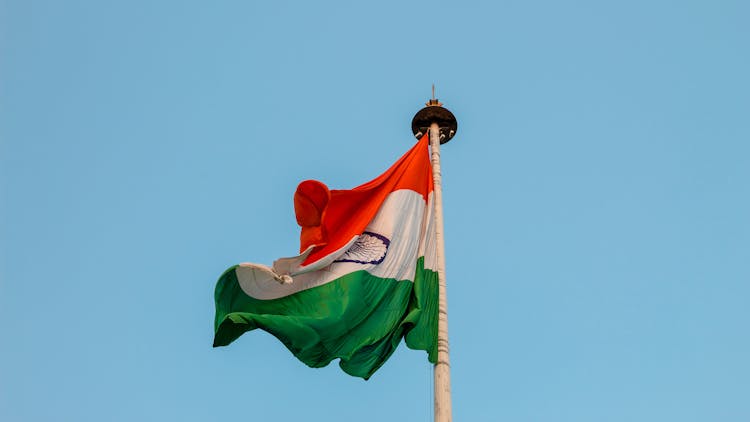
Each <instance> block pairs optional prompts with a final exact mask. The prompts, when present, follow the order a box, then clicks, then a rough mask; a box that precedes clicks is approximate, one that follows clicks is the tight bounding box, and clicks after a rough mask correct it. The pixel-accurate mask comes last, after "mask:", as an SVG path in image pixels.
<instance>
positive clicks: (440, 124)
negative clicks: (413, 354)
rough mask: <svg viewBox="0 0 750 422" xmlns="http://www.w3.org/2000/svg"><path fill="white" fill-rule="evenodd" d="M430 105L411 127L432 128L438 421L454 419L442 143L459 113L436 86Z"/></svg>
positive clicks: (452, 130)
mask: <svg viewBox="0 0 750 422" xmlns="http://www.w3.org/2000/svg"><path fill="white" fill-rule="evenodd" d="M426 105H427V106H426V107H425V108H423V109H421V110H419V112H417V114H416V115H415V116H414V118H413V119H412V121H411V128H412V132H413V133H414V136H416V137H417V138H420V137H422V136H423V135H424V134H425V133H427V132H429V135H430V158H431V161H432V177H433V194H434V202H433V204H434V213H433V215H434V216H435V221H434V223H435V242H436V249H437V273H438V333H437V353H438V356H437V362H436V363H435V368H434V384H435V422H451V421H452V418H453V417H452V410H451V409H452V406H451V373H450V358H449V348H448V301H447V298H446V282H445V240H444V237H443V190H442V187H441V173H440V145H441V144H445V143H447V142H448V141H450V140H451V139H452V138H453V136H454V135H455V134H456V131H457V130H458V122H457V121H456V117H455V116H454V115H453V113H451V112H450V111H449V110H448V109H446V108H443V107H442V105H443V104H442V103H441V102H440V101H438V100H437V98H435V86H434V85H433V86H432V99H430V100H429V101H428V102H427V104H426Z"/></svg>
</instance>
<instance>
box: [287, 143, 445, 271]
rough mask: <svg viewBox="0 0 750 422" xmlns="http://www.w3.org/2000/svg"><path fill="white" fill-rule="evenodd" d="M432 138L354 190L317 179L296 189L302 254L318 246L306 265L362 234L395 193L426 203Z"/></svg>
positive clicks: (418, 144) (417, 145)
mask: <svg viewBox="0 0 750 422" xmlns="http://www.w3.org/2000/svg"><path fill="white" fill-rule="evenodd" d="M428 146H429V138H428V135H426V134H425V135H424V136H423V137H422V139H420V140H419V142H417V144H416V145H414V147H412V148H411V149H410V150H409V151H408V152H407V153H406V154H404V155H403V156H402V157H401V158H400V159H399V160H398V161H396V163H395V164H393V165H392V166H391V167H390V168H389V169H388V170H386V172H385V173H383V174H381V175H380V176H378V177H377V178H375V179H373V180H371V181H369V182H367V183H365V184H363V185H360V186H357V187H356V188H354V189H351V190H331V191H329V190H328V188H327V187H326V185H324V184H323V183H321V182H318V181H315V180H306V181H304V182H302V183H300V185H299V186H298V187H297V192H296V193H295V195H294V210H295V213H296V215H297V223H299V225H300V226H301V227H302V233H301V235H300V252H302V251H304V250H306V249H307V248H308V247H310V246H315V248H314V249H313V251H312V253H310V255H309V256H308V257H307V259H306V260H305V262H303V265H309V264H310V263H313V262H315V261H317V260H319V259H321V258H323V257H325V256H327V255H328V254H330V253H332V252H334V251H336V250H338V249H340V248H341V247H343V246H344V245H345V244H346V243H347V242H349V241H350V240H351V239H352V238H353V237H354V236H356V235H359V234H362V232H363V231H364V229H365V227H367V225H368V224H369V223H370V221H371V220H372V219H373V218H374V217H375V214H377V212H378V209H380V205H381V204H382V203H383V201H384V200H385V198H386V197H387V196H388V194H390V193H391V192H393V191H396V190H400V189H410V190H413V191H415V192H418V193H421V194H422V196H423V197H424V198H425V201H426V200H427V196H428V195H429V194H430V192H432V188H433V184H432V166H431V164H430V157H429V153H428Z"/></svg>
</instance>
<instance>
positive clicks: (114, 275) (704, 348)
mask: <svg viewBox="0 0 750 422" xmlns="http://www.w3.org/2000/svg"><path fill="white" fill-rule="evenodd" d="M356 3H357V4H355V2H340V3H334V2H302V1H299V2H287V1H277V2H270V1H267V2H247V1H217V2H194V1H172V2H166V1H165V2H152V1H128V2H101V1H83V0H82V1H65V2H60V1H29V0H24V1H20V0H19V1H14V0H4V1H2V2H0V253H1V255H0V258H1V259H0V333H2V334H1V336H2V339H0V419H1V420H3V421H105V420H106V421H170V420H180V421H212V420H217V421H219V420H227V421H228V420H245V421H299V420H330V421H347V420H358V421H383V420H392V421H429V420H431V417H432V411H431V406H432V404H431V388H432V387H431V368H430V366H429V365H428V363H427V360H426V357H425V354H424V353H423V352H416V351H412V350H408V349H406V348H403V347H402V348H400V349H399V350H398V351H397V352H396V353H395V354H394V356H393V357H392V358H391V360H390V361H389V362H388V363H386V365H385V366H384V367H383V368H382V369H381V370H380V371H379V372H378V373H376V374H375V376H374V377H373V378H372V379H371V380H370V381H367V382H364V381H362V380H360V379H357V378H352V377H349V376H347V375H345V374H344V373H343V372H341V371H340V370H339V368H338V366H337V365H336V364H333V365H330V366H329V367H327V368H324V369H317V370H316V369H309V368H307V367H305V366H304V365H303V364H302V363H300V362H299V361H297V360H296V359H295V358H293V357H292V355H291V354H290V353H289V352H288V351H287V350H286V349H285V348H284V347H283V346H282V345H281V343H279V342H278V341H276V340H275V339H273V338H272V337H271V336H270V335H268V334H266V333H263V332H260V331H256V332H252V333H248V334H246V335H245V336H243V337H242V338H241V339H240V340H238V341H237V342H235V343H234V344H232V345H231V346H230V347H227V348H221V349H212V348H211V341H212V334H213V333H212V322H213V313H214V307H213V306H214V305H213V288H214V284H215V282H216V279H217V277H218V276H219V275H220V274H221V272H222V271H223V270H224V269H225V268H227V267H228V266H230V265H232V264H234V263H237V262H242V261H254V262H261V263H267V264H270V263H271V261H273V259H275V258H277V257H280V256H288V255H290V254H292V253H294V252H296V248H297V245H298V243H297V242H298V227H297V225H296V223H295V220H294V214H293V210H292V193H293V191H294V188H295V187H296V184H297V183H298V182H299V181H301V180H303V179H308V178H316V179H319V180H322V181H324V182H325V183H327V184H328V185H329V186H331V187H332V188H348V187H353V186H355V185H357V184H359V183H362V182H364V181H366V180H369V179H371V178H372V177H374V176H375V175H377V174H379V173H380V172H381V171H382V170H384V169H385V168H386V167H387V166H388V165H390V164H391V162H392V161H394V160H395V159H396V157H398V156H400V155H401V154H402V153H403V152H404V151H406V149H407V148H408V147H409V146H410V145H412V142H414V140H413V138H412V137H411V133H410V121H411V118H412V116H413V115H414V113H415V112H416V111H417V110H418V109H419V108H421V107H422V105H423V103H424V101H425V100H426V99H427V98H428V97H429V95H430V85H431V84H432V83H433V82H434V83H435V84H436V85H437V92H438V97H439V98H440V99H441V100H442V101H443V102H445V104H446V106H447V107H448V108H450V109H451V110H452V111H453V112H454V113H455V114H456V116H457V117H458V120H459V132H458V135H457V136H456V138H455V139H454V140H453V141H452V142H451V143H449V144H448V145H446V146H445V148H444V149H443V156H444V161H443V169H444V182H445V185H444V195H445V201H446V202H445V216H446V236H447V265H448V268H447V272H448V283H449V297H448V300H449V309H450V334H451V347H452V355H451V359H452V363H453V372H452V376H453V391H454V404H453V408H454V416H455V420H457V421H490V422H492V421H513V422H522V421H529V422H531V421H556V422H557V421H570V422H601V421H608V422H619V421H623V422H624V421H639V422H646V421H655V422H656V421H659V422H662V421H680V422H689V421H747V420H750V400H748V397H749V395H750V359H748V357H750V331H749V330H748V326H750V77H748V75H750V54H749V53H748V46H749V45H750V25H748V22H749V21H750V6H748V3H747V2H743V1H740V0H737V1H627V2H599V1H573V2H554V1H492V2H490V1H487V2H469V1H461V2H459V1H451V2H444V1H434V2H397V1H379V2H368V3H366V4H364V3H361V2H356Z"/></svg>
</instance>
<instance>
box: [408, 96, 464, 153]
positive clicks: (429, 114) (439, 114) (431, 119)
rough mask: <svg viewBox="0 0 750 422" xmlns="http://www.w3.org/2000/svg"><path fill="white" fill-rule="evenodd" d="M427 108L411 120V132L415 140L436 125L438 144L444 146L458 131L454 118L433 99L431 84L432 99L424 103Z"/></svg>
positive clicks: (441, 104)
mask: <svg viewBox="0 0 750 422" xmlns="http://www.w3.org/2000/svg"><path fill="white" fill-rule="evenodd" d="M425 105H426V106H427V107H425V108H423V109H421V110H419V111H418V112H417V114H415V115H414V118H413V119H412V120H411V131H412V133H413V134H414V136H416V137H417V139H419V138H421V137H422V135H424V134H425V133H427V131H428V130H429V128H430V125H431V124H433V123H437V124H438V126H439V127H440V143H441V144H444V143H446V142H448V141H450V140H451V139H452V138H453V135H455V134H456V131H457V130H458V121H457V120H456V117H455V116H454V115H453V113H451V112H450V111H449V110H448V109H447V108H444V107H443V103H441V102H440V101H438V99H437V98H435V84H432V98H431V99H430V100H429V101H427V102H426V103H425Z"/></svg>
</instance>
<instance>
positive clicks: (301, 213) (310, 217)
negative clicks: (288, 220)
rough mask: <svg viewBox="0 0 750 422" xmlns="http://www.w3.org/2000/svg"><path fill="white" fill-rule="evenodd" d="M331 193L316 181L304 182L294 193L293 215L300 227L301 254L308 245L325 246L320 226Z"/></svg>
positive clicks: (324, 237) (322, 230) (324, 238)
mask: <svg viewBox="0 0 750 422" xmlns="http://www.w3.org/2000/svg"><path fill="white" fill-rule="evenodd" d="M330 199H331V192H330V191H329V190H328V187H327V186H326V185H324V184H323V183H321V182H318V181H317V180H305V181H304V182H302V183H300V184H299V186H297V191H296V192H294V213H295V214H296V216H297V224H299V225H300V227H302V233H301V235H300V245H301V246H300V247H302V248H303V249H302V250H300V252H302V251H303V250H304V249H305V248H307V246H309V245H321V246H322V245H325V244H326V243H327V242H326V235H325V230H324V228H323V226H322V222H323V217H324V216H325V212H326V207H327V206H328V201H329V200H330Z"/></svg>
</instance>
